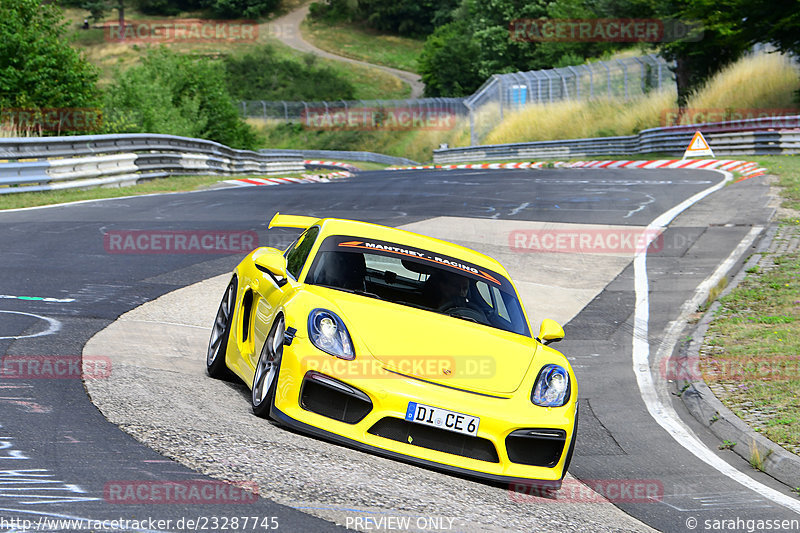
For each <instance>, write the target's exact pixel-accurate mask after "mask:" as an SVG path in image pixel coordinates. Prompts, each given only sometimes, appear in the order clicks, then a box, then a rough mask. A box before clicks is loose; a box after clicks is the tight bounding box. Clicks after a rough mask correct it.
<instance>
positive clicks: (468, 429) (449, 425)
mask: <svg viewBox="0 0 800 533" xmlns="http://www.w3.org/2000/svg"><path fill="white" fill-rule="evenodd" d="M406 420H408V421H409V422H415V423H417V424H422V425H423V426H432V427H435V428H440V429H446V430H448V431H453V432H455V433H462V434H464V435H472V436H473V437H474V436H475V435H477V434H478V426H479V425H480V423H481V419H480V418H478V417H477V416H472V415H465V414H464V413H456V412H455V411H448V410H447V409H442V408H441V407H431V406H430V405H423V404H421V403H417V402H408V409H406Z"/></svg>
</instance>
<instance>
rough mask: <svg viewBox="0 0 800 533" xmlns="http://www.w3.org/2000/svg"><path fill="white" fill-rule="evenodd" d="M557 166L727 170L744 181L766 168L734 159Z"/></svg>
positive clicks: (763, 172) (568, 166)
mask: <svg viewBox="0 0 800 533" xmlns="http://www.w3.org/2000/svg"><path fill="white" fill-rule="evenodd" d="M555 166H560V167H565V168H636V169H644V170H650V169H657V168H683V169H689V170H698V169H706V170H726V171H728V172H736V173H737V174H741V175H742V178H741V179H740V180H738V181H742V180H744V179H748V178H754V177H756V176H763V175H764V174H765V173H766V170H767V169H765V168H763V167H759V166H758V163H754V162H752V161H739V160H734V159H694V160H689V159H655V160H651V161H642V160H638V161H632V160H617V161H576V162H574V163H560V162H559V163H556V164H555Z"/></svg>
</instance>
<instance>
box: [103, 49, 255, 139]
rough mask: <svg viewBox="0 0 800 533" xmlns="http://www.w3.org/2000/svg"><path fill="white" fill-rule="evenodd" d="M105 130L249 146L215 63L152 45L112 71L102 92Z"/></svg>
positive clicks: (221, 70)
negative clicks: (137, 59)
mask: <svg viewBox="0 0 800 533" xmlns="http://www.w3.org/2000/svg"><path fill="white" fill-rule="evenodd" d="M104 118H105V121H104V122H105V123H104V127H105V129H106V131H107V133H167V134H172V135H183V136H186V137H198V138H201V139H209V140H212V141H217V142H219V143H222V144H226V145H228V146H232V147H234V148H255V147H256V145H257V144H258V138H257V136H256V134H255V132H254V131H253V130H252V129H251V128H250V126H248V125H247V124H246V123H244V122H243V121H242V120H241V118H240V117H239V114H238V112H237V110H236V107H235V106H234V104H233V100H232V98H231V95H230V93H229V92H228V88H227V84H226V80H225V70H224V68H223V67H222V65H221V64H219V63H217V62H214V61H211V60H209V59H205V58H200V59H197V58H192V57H189V56H184V55H180V54H176V53H173V52H170V51H168V50H167V49H166V48H164V47H162V48H158V49H155V50H153V51H150V52H149V53H148V54H147V55H146V56H145V57H144V58H143V60H142V64H141V65H138V66H135V67H132V68H130V69H128V70H126V71H125V72H122V73H119V74H118V75H117V76H116V81H115V82H114V84H113V85H112V86H111V87H109V88H108V90H107V91H106V93H105V105H104Z"/></svg>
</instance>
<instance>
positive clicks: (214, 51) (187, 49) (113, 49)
mask: <svg viewBox="0 0 800 533" xmlns="http://www.w3.org/2000/svg"><path fill="white" fill-rule="evenodd" d="M63 11H64V14H65V18H66V19H67V20H68V21H70V22H71V24H70V28H71V30H72V31H71V33H70V34H69V41H70V43H71V44H72V46H74V47H75V48H77V49H78V50H80V51H81V52H83V54H84V55H85V57H86V59H88V60H89V61H90V62H91V63H92V64H93V65H95V66H96V67H97V68H98V70H99V74H100V78H99V83H98V84H99V85H100V86H101V87H107V86H108V85H109V84H110V83H111V82H112V80H113V79H114V75H115V71H116V70H117V69H122V70H124V69H126V68H129V67H131V66H133V65H136V64H137V63H138V62H139V59H140V58H141V57H142V56H143V55H144V54H145V52H146V51H147V49H148V48H149V47H151V46H160V45H162V43H154V44H142V43H139V44H135V43H120V42H109V41H107V40H106V37H105V35H104V33H103V30H101V29H90V30H82V29H80V24H81V22H82V21H83V18H84V17H85V16H86V13H87V12H86V11H84V10H80V9H74V8H67V9H64V10H63ZM199 16H201V15H200V14H198V13H192V14H184V15H182V16H181V17H149V16H146V15H143V14H141V13H138V12H137V11H136V10H135V9H126V10H125V18H126V20H128V21H136V20H148V19H153V18H155V19H159V20H161V19H170V20H180V19H181V18H197V17H199ZM116 17H117V13H116V10H112V11H111V12H109V14H108V15H107V16H106V18H105V19H104V21H108V22H114V21H116ZM271 24H272V23H271V22H270V21H266V20H265V21H260V23H259V31H258V38H257V39H255V40H254V41H237V42H225V41H213V42H173V43H163V46H166V47H168V48H169V49H171V50H173V51H175V52H180V53H184V54H192V55H197V56H205V57H212V58H217V57H220V56H224V55H229V54H234V53H247V52H248V51H251V50H254V49H255V48H257V47H260V46H262V45H264V44H270V45H272V46H273V47H274V48H275V49H276V50H277V51H278V56H279V57H281V58H290V59H293V60H295V61H305V60H306V58H305V54H303V53H302V52H299V51H297V50H294V49H293V48H290V47H288V46H286V45H284V44H283V43H281V42H280V41H278V40H277V39H276V38H275V37H274V33H275V30H274V27H273V26H271ZM315 61H316V62H317V63H318V64H320V65H325V66H328V67H330V68H332V69H333V70H335V71H336V72H337V73H338V74H339V75H340V76H342V77H346V78H347V79H349V80H350V81H351V83H353V85H354V86H355V95H354V98H355V99H356V100H373V99H401V98H407V97H408V96H409V95H410V94H411V88H410V87H409V86H408V85H406V84H405V83H403V82H402V81H400V80H399V79H397V78H395V77H394V76H392V75H391V74H388V73H386V72H383V71H381V70H379V69H377V68H369V67H362V66H359V65H353V64H349V63H343V62H342V61H336V60H333V59H323V58H319V57H318V58H316V59H315Z"/></svg>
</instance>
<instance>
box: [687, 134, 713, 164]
mask: <svg viewBox="0 0 800 533" xmlns="http://www.w3.org/2000/svg"><path fill="white" fill-rule="evenodd" d="M698 155H710V156H711V157H714V152H712V151H711V147H710V146H709V145H708V143H707V142H706V138H705V137H703V134H702V133H700V132H699V131H696V132H694V137H692V142H690V143H689V147H688V148H687V149H686V151H685V152H684V153H683V158H684V159H686V158H687V157H692V156H698Z"/></svg>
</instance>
